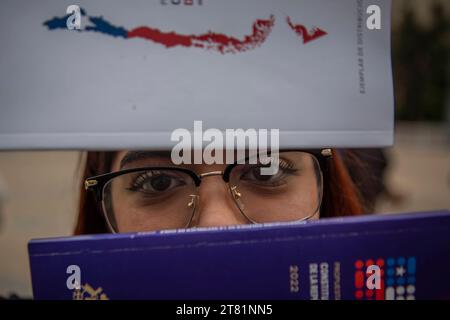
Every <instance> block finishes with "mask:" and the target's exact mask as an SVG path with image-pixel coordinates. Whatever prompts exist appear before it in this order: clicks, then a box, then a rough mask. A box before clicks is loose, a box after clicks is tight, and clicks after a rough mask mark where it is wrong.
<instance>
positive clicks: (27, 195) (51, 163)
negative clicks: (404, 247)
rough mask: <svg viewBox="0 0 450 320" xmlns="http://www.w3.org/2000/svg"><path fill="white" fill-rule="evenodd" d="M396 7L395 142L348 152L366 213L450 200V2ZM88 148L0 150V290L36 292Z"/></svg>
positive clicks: (73, 200)
mask: <svg viewBox="0 0 450 320" xmlns="http://www.w3.org/2000/svg"><path fill="white" fill-rule="evenodd" d="M392 9H393V15H392V23H393V25H392V59H393V74H394V86H395V102H396V130H395V144H394V146H393V147H391V148H386V149H382V150H381V149H370V150H354V152H353V153H352V154H350V153H349V154H347V152H343V154H344V155H345V156H346V159H347V160H348V161H349V162H348V163H349V165H350V169H351V174H352V176H353V178H354V180H355V183H356V184H357V185H358V186H359V187H360V191H361V195H362V196H363V197H365V198H366V203H367V207H368V208H367V210H368V212H371V213H376V214H390V213H399V212H409V211H424V210H439V209H450V1H448V0H393V7H392ZM83 156H84V154H83V153H82V152H74V151H70V152H53V151H48V152H0V296H4V297H11V295H12V294H17V295H19V296H20V297H21V298H27V297H28V298H31V296H32V291H31V279H30V275H29V268H28V256H27V243H28V241H29V240H30V239H32V238H42V237H53V236H67V235H71V234H72V229H73V226H74V223H75V213H76V206H77V198H78V194H79V189H80V172H81V170H80V163H81V162H80V161H82V159H83ZM355 156H356V157H357V159H358V160H359V161H358V165H354V162H351V159H352V158H354V157H355Z"/></svg>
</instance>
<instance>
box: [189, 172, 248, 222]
mask: <svg viewBox="0 0 450 320" xmlns="http://www.w3.org/2000/svg"><path fill="white" fill-rule="evenodd" d="M222 174H223V172H222V171H211V172H206V173H204V174H202V175H200V177H202V178H203V177H209V179H205V180H202V183H201V185H200V187H199V198H198V199H197V201H198V207H197V209H196V212H195V215H194V218H193V221H192V223H191V225H192V226H196V227H215V226H225V225H236V224H245V223H248V221H247V220H246V219H245V217H244V216H243V215H242V213H241V212H240V211H239V209H238V207H237V206H236V204H235V203H234V201H233V199H232V196H231V194H230V191H229V189H228V184H227V183H226V182H225V181H223V180H222ZM214 176H217V177H214Z"/></svg>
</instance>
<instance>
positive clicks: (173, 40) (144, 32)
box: [127, 15, 275, 53]
mask: <svg viewBox="0 0 450 320" xmlns="http://www.w3.org/2000/svg"><path fill="white" fill-rule="evenodd" d="M274 24H275V17H274V16H273V15H272V16H270V18H269V19H267V20H263V19H258V20H256V21H255V22H254V23H253V28H252V34H251V35H247V36H245V37H244V39H243V40H240V39H237V38H234V37H231V36H227V35H224V34H220V33H214V32H212V31H209V32H208V33H205V34H201V35H183V34H178V33H176V32H173V31H172V32H162V31H160V30H159V29H157V28H151V27H138V28H135V29H133V30H131V31H128V34H127V38H144V39H147V40H150V41H153V42H156V43H159V44H162V45H164V46H165V47H167V48H171V47H175V46H183V47H198V48H204V49H207V50H216V51H219V52H220V53H237V52H243V51H247V50H249V49H253V48H255V47H258V46H260V45H261V44H262V43H263V42H264V41H265V40H266V39H267V37H268V36H269V34H270V32H271V31H272V28H273V26H274Z"/></svg>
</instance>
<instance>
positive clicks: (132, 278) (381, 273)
mask: <svg viewBox="0 0 450 320" xmlns="http://www.w3.org/2000/svg"><path fill="white" fill-rule="evenodd" d="M29 257H30V265H31V273H32V284H33V293H34V298H35V299H158V300H159V299H161V300H162V299H170V300H172V299H174V300H175V299H176V300H186V299H188V300H197V299H202V300H204V299H206V300H208V299H233V300H234V299H237V300H240V299H255V300H266V299H289V300H291V299H292V300H296V299H322V300H344V299H364V300H366V299H369V300H385V299H386V300H403V299H448V298H450V279H449V278H448V275H447V271H448V269H449V268H450V212H449V211H440V212H424V213H408V214H400V215H381V216H380V215H377V216H362V217H352V218H348V217H346V218H333V219H324V220H318V221H314V222H308V223H302V224H292V223H291V224H268V225H244V226H238V227H218V228H197V229H181V230H166V231H159V232H149V233H133V234H103V235H89V236H77V237H66V238H53V239H36V240H32V241H30V243H29Z"/></svg>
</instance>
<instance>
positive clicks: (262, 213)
mask: <svg viewBox="0 0 450 320" xmlns="http://www.w3.org/2000/svg"><path fill="white" fill-rule="evenodd" d="M269 159H270V163H269V164H263V163H261V161H259V160H258V161H256V160H257V159H256V158H255V159H254V161H253V162H256V163H255V164H252V161H251V159H250V160H248V161H247V163H248V164H242V165H238V166H236V167H235V168H233V170H232V172H231V175H230V188H231V193H232V196H233V198H234V200H235V202H236V204H237V205H238V207H239V208H240V209H241V211H242V212H243V213H244V214H245V215H246V216H247V217H248V218H249V219H250V220H252V221H254V222H260V223H263V222H275V221H284V222H286V221H295V220H301V219H307V218H309V217H311V216H313V215H314V214H315V213H316V212H317V211H318V210H319V208H320V202H321V198H322V174H321V171H320V166H319V162H318V160H317V158H316V157H315V156H313V155H312V154H310V153H306V152H299V151H293V152H281V153H279V154H273V155H271V156H270V157H269ZM264 163H266V162H264ZM276 163H278V172H276V173H274V174H269V175H267V174H263V173H266V172H264V171H261V169H263V168H265V167H268V166H269V165H271V164H272V167H274V166H275V164H276ZM267 169H268V168H266V170H267Z"/></svg>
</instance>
